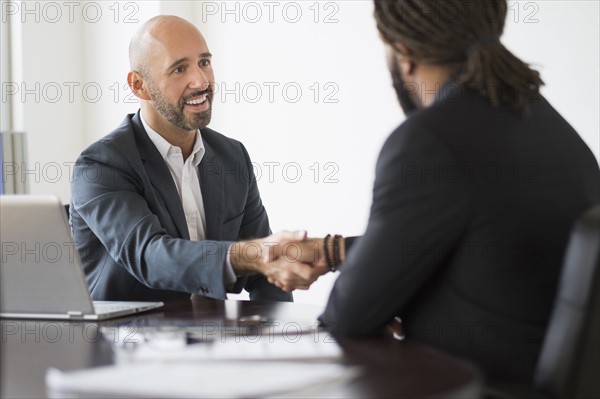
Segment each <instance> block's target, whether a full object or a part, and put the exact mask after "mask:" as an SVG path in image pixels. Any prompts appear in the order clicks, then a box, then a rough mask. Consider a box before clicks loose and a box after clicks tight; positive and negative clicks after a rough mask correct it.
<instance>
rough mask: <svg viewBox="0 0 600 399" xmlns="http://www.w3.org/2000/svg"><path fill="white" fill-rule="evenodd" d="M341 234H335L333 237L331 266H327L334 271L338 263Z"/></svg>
mask: <svg viewBox="0 0 600 399" xmlns="http://www.w3.org/2000/svg"><path fill="white" fill-rule="evenodd" d="M341 238H342V236H340V235H338V234H336V235H335V236H334V237H333V268H331V267H330V268H329V270H330V271H332V272H335V271H336V270H337V269H338V266H339V265H340V263H341V262H340V239H341Z"/></svg>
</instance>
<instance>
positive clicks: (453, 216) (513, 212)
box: [306, 0, 600, 382]
mask: <svg viewBox="0 0 600 399" xmlns="http://www.w3.org/2000/svg"><path fill="white" fill-rule="evenodd" d="M506 13H507V4H506V1H504V0H499V1H498V0H496V1H472V0H468V1H460V0H445V1H419V0H398V1H378V0H376V1H375V20H376V22H377V28H378V30H379V33H380V35H381V38H382V39H383V41H384V42H385V44H386V47H387V49H388V50H389V54H388V61H389V68H390V71H391V75H392V80H393V86H394V88H395V90H396V92H397V94H398V98H399V101H400V104H401V106H402V108H403V109H404V111H405V113H406V116H407V119H406V121H405V122H404V123H402V124H401V125H400V126H399V127H398V128H397V129H396V130H395V131H394V132H393V133H392V134H391V135H390V136H389V138H388V139H387V141H386V142H385V144H384V146H383V149H382V151H381V154H380V156H379V159H378V161H377V167H376V178H375V183H374V189H373V203H372V207H371V213H370V217H369V221H368V226H367V228H366V232H365V234H364V235H363V236H362V237H359V238H354V239H352V238H347V239H344V238H342V237H340V236H334V237H333V238H331V237H330V236H327V237H325V239H309V240H307V241H306V244H307V246H308V248H314V243H315V241H316V242H318V243H319V244H322V249H321V250H320V253H319V256H320V257H319V258H318V262H323V263H326V264H328V265H329V266H330V268H331V269H334V270H335V269H336V268H339V270H340V275H339V277H338V279H337V280H336V282H335V285H334V287H333V289H332V292H331V294H330V297H329V301H328V303H327V306H326V309H325V311H324V313H323V314H322V315H321V317H320V320H321V322H322V323H323V324H324V325H326V326H329V327H330V328H331V329H332V330H333V332H334V334H337V335H340V336H354V337H360V336H372V335H377V334H382V333H383V332H384V331H386V327H387V326H388V325H389V324H390V323H391V322H393V321H394V319H395V317H397V316H399V317H401V319H402V322H403V326H404V331H405V334H406V336H407V337H409V338H411V339H414V340H418V341H422V342H424V343H427V344H429V345H432V346H434V347H437V348H440V349H442V350H445V351H447V352H450V353H453V354H456V355H459V356H461V357H465V358H468V359H471V360H472V361H474V362H475V363H477V364H478V365H479V366H481V368H482V369H483V371H484V372H485V373H486V375H487V376H488V377H491V378H501V379H504V380H509V381H515V382H517V381H522V382H525V381H532V375H533V370H534V367H535V364H536V360H537V357H538V355H539V351H540V347H541V343H542V340H543V337H544V334H545V330H546V326H547V323H548V320H549V316H550V312H551V308H552V305H553V301H554V295H555V293H556V289H557V282H558V277H559V272H560V269H561V263H562V259H563V252H564V250H565V247H566V243H567V239H568V235H569V232H570V229H571V227H572V224H573V222H574V221H575V219H576V218H577V217H578V216H579V215H580V214H581V213H582V212H583V211H584V210H586V209H587V208H589V207H590V206H592V205H593V204H595V203H598V202H600V185H599V182H600V171H599V169H598V164H597V161H596V159H595V158H594V156H593V154H592V153H591V151H590V150H589V148H588V147H587V146H586V145H585V144H584V142H583V141H582V139H581V138H580V137H579V135H578V134H577V132H575V130H573V128H572V127H571V126H570V125H569V124H568V123H567V122H566V121H565V120H564V119H563V118H562V117H561V116H560V115H559V114H558V112H556V110H555V109H554V108H552V106H551V105H550V104H549V103H548V101H546V99H544V97H543V96H542V94H541V93H540V87H541V86H542V84H543V82H542V79H541V78H540V75H539V73H538V72H536V71H534V70H532V69H531V68H530V67H529V66H528V65H527V64H526V63H524V62H523V61H521V60H520V59H518V58H517V57H516V56H514V55H513V54H512V53H511V52H510V51H509V50H508V49H507V48H506V47H504V46H503V44H502V43H501V41H500V37H501V35H502V31H503V27H504V21H505V18H506ZM307 253H311V252H310V251H307ZM311 254H312V253H311Z"/></svg>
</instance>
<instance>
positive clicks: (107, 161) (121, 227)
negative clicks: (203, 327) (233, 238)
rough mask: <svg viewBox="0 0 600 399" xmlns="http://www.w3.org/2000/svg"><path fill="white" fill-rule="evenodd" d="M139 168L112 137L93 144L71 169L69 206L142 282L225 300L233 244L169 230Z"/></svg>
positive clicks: (124, 266) (154, 286)
mask: <svg viewBox="0 0 600 399" xmlns="http://www.w3.org/2000/svg"><path fill="white" fill-rule="evenodd" d="M138 168H143V166H142V164H141V163H140V164H139V165H136V164H135V163H133V161H131V159H130V158H128V157H127V156H125V154H122V153H121V152H120V151H119V150H118V146H117V145H115V144H114V143H112V142H111V141H99V142H97V143H95V144H94V145H92V146H90V147H89V148H88V149H87V150H86V151H84V153H82V155H81V156H80V157H79V159H78V160H77V162H76V165H75V167H74V173H73V181H72V190H71V191H72V206H73V207H75V209H76V211H77V212H78V214H79V215H80V216H81V218H82V219H83V220H84V221H85V223H86V224H87V226H88V227H89V228H90V229H91V230H92V232H93V234H94V235H96V237H97V238H98V239H99V240H100V242H101V243H102V245H103V246H104V247H105V248H106V250H107V251H108V253H109V254H110V256H111V257H112V258H113V259H114V261H115V262H116V263H117V264H118V265H119V266H121V267H123V268H125V269H126V270H127V271H128V272H129V273H130V274H131V275H132V276H133V277H135V278H136V279H137V280H138V281H139V282H141V283H142V284H144V285H145V286H147V287H149V288H152V289H161V290H172V291H182V292H189V293H198V294H200V295H204V296H208V297H213V298H224V297H225V288H224V282H223V264H224V262H225V257H226V254H227V249H228V247H229V245H230V244H231V243H230V242H220V241H196V242H194V241H190V240H185V239H180V238H174V237H172V236H170V235H169V234H167V232H166V230H165V229H164V228H163V227H162V226H161V224H160V222H159V220H158V218H157V216H156V215H155V214H153V213H152V212H151V210H150V209H149V207H148V203H147V201H146V198H145V197H144V195H145V194H146V193H144V185H143V183H142V181H141V177H140V175H141V172H140V171H139V170H138ZM74 234H76V232H74Z"/></svg>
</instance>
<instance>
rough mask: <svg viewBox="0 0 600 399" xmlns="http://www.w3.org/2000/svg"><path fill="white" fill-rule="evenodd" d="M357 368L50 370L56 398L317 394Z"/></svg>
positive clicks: (239, 365)
mask: <svg viewBox="0 0 600 399" xmlns="http://www.w3.org/2000/svg"><path fill="white" fill-rule="evenodd" d="M357 374H358V371H357V369H356V368H349V367H345V366H342V365H338V364H322V363H317V364H315V363H297V362H212V361H207V362H179V363H159V362H152V363H147V364H142V363H135V364H128V365H125V364H123V365H117V366H109V367H100V368H94V369H87V370H81V371H74V372H67V373H63V372H61V371H59V370H56V369H49V370H48V372H47V373H46V385H47V387H48V391H49V394H50V395H51V396H53V397H65V396H67V397H78V396H80V397H93V396H97V397H101V396H118V397H124V396H125V397H145V398H166V397H177V398H242V397H267V396H275V395H276V396H288V395H290V394H291V395H292V396H293V394H294V393H295V394H296V395H298V394H302V393H303V392H305V393H306V392H312V393H313V394H314V393H315V390H318V388H319V387H323V388H324V389H331V387H332V384H333V385H335V384H346V383H347V382H348V381H349V379H351V378H354V377H355V376H356V375H357Z"/></svg>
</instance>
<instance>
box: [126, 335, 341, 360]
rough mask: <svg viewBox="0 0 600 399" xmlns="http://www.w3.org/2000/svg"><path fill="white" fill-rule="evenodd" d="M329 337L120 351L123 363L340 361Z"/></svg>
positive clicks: (165, 343) (153, 344)
mask: <svg viewBox="0 0 600 399" xmlns="http://www.w3.org/2000/svg"><path fill="white" fill-rule="evenodd" d="M327 337H328V336H325V335H323V336H320V337H317V336H314V335H312V334H303V335H296V336H282V335H274V336H268V335H262V336H243V337H240V336H231V337H224V338H223V339H219V340H215V341H212V342H208V343H200V344H193V345H181V343H180V341H178V340H177V338H175V339H173V340H164V339H163V340H154V341H149V342H147V343H145V344H142V345H138V346H137V347H136V348H134V349H122V350H118V351H117V359H118V361H120V362H129V363H136V362H150V361H162V362H175V361H228V360H256V361H267V360H296V361H298V360H302V361H315V360H316V361H322V360H328V361H330V360H339V359H341V358H342V355H343V353H342V351H341V349H340V347H339V346H338V344H337V343H336V342H335V341H334V340H333V339H332V338H327Z"/></svg>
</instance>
